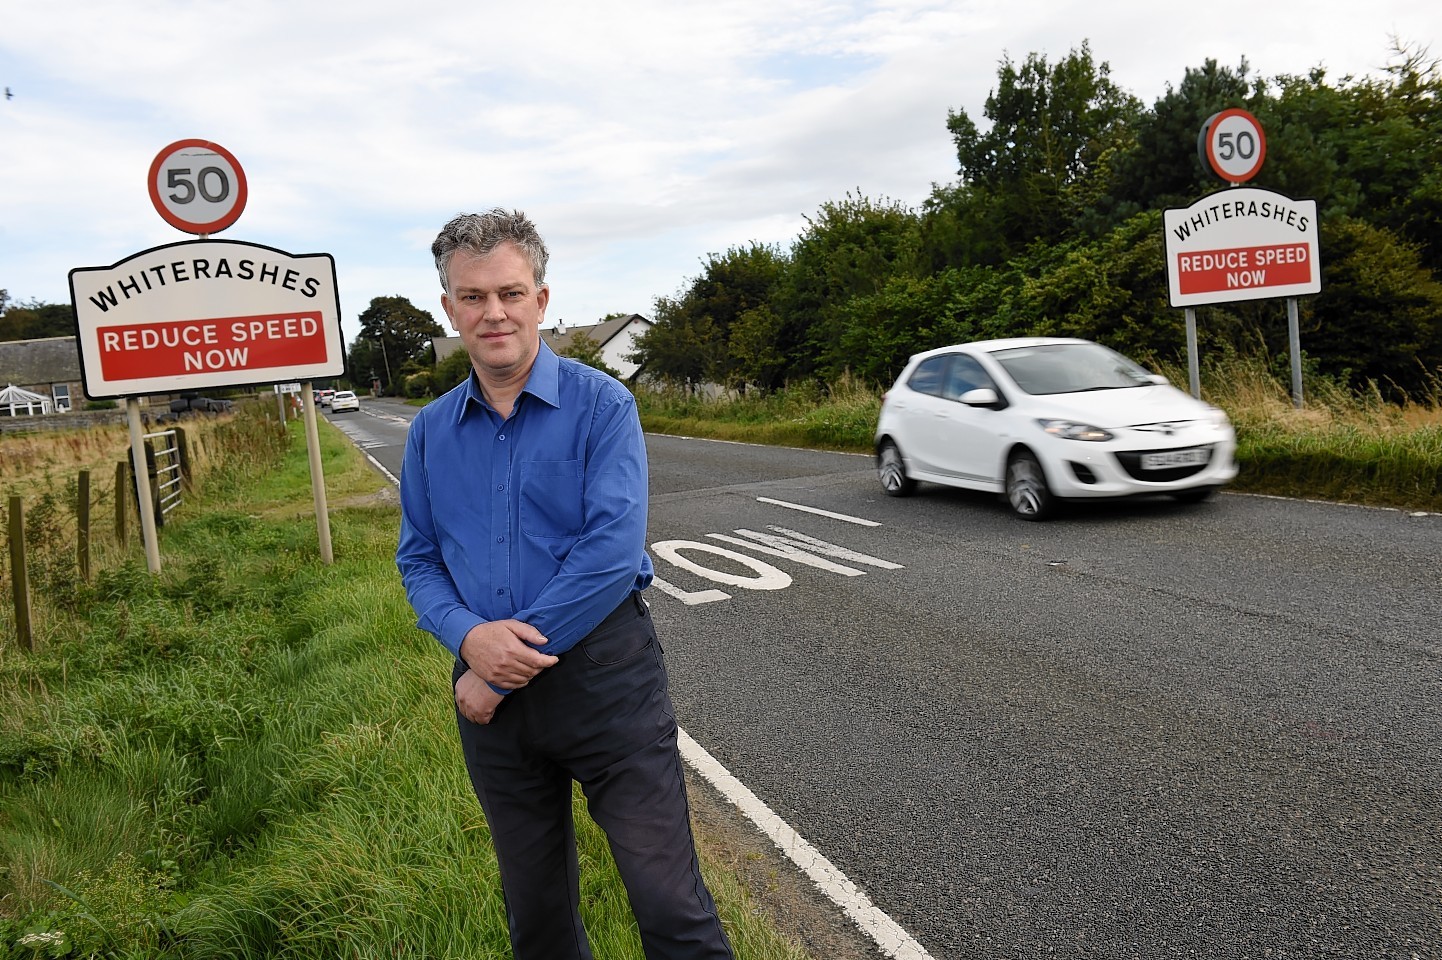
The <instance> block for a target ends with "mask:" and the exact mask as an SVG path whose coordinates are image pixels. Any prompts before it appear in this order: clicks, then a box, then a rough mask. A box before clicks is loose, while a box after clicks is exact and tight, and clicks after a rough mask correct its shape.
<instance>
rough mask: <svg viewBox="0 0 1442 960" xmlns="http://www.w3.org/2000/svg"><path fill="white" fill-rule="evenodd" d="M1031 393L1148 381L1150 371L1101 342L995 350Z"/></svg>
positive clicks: (1107, 387) (1111, 387) (1113, 387)
mask: <svg viewBox="0 0 1442 960" xmlns="http://www.w3.org/2000/svg"><path fill="white" fill-rule="evenodd" d="M992 356H994V357H995V358H996V360H997V362H998V363H1000V364H1001V365H1002V368H1003V369H1005V370H1006V372H1007V374H1009V375H1010V376H1011V378H1012V379H1013V380H1015V381H1016V385H1017V386H1018V387H1020V388H1021V389H1023V390H1025V391H1026V392H1027V393H1030V394H1035V395H1045V394H1051V393H1081V392H1083V391H1086V390H1117V389H1122V388H1125V387H1136V386H1141V385H1142V384H1145V383H1148V382H1149V381H1148V380H1147V372H1146V370H1144V369H1142V368H1141V367H1140V366H1138V365H1137V364H1135V363H1133V362H1132V361H1131V360H1128V359H1127V358H1126V357H1124V356H1122V355H1121V354H1119V353H1117V352H1116V351H1114V350H1108V349H1107V348H1106V347H1104V346H1102V345H1101V344H1099V343H1052V344H1045V345H1043V346H1036V347H1013V348H1011V349H1009V350H998V351H996V352H995V353H993V354H992Z"/></svg>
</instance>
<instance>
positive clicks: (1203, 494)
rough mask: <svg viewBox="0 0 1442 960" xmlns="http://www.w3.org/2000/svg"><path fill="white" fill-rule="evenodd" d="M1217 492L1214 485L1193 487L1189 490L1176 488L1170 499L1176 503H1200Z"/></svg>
mask: <svg viewBox="0 0 1442 960" xmlns="http://www.w3.org/2000/svg"><path fill="white" fill-rule="evenodd" d="M1216 492H1217V488H1216V487H1193V488H1192V489H1190V490H1178V491H1176V492H1175V493H1173V494H1172V499H1173V500H1176V501H1177V502H1178V503H1201V502H1202V501H1203V500H1208V499H1210V498H1211V496H1212V494H1214V493H1216Z"/></svg>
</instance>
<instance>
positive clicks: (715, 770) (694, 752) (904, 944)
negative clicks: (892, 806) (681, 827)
mask: <svg viewBox="0 0 1442 960" xmlns="http://www.w3.org/2000/svg"><path fill="white" fill-rule="evenodd" d="M356 449H357V450H360V447H359V445H357V446H356ZM361 454H362V455H364V456H365V458H366V459H367V460H369V461H370V462H371V463H372V464H374V465H375V467H376V469H377V470H379V471H380V472H381V473H383V474H385V475H386V476H387V477H389V478H390V480H391V482H392V483H394V484H395V485H396V486H397V487H399V486H400V485H401V481H400V479H399V478H398V477H397V476H396V475H395V474H393V473H391V472H390V471H389V470H387V469H386V468H385V467H384V466H382V465H381V462H380V461H379V460H377V459H376V458H375V457H373V456H371V455H370V454H369V453H366V452H365V451H364V450H361ZM757 499H758V500H762V501H763V502H766V503H775V504H779V505H781V506H796V505H795V504H787V503H784V502H783V501H780V500H767V499H766V498H765V497H757ZM798 509H802V510H810V511H813V512H816V513H822V514H825V515H827V516H836V517H837V518H838V519H843V520H849V519H852V518H850V517H843V516H841V515H840V514H826V513H825V511H822V510H815V509H814V508H812V507H798ZM854 522H858V523H864V524H870V525H871V526H879V524H876V523H872V521H870V520H858V521H854ZM676 745H677V747H678V748H679V750H680V752H681V758H682V759H683V760H685V761H686V762H687V763H689V764H690V765H691V767H692V768H693V769H695V771H696V772H697V773H699V774H700V775H701V776H703V777H705V778H706V780H707V781H708V782H709V783H710V784H711V785H712V786H713V787H715V788H716V789H717V790H719V791H720V792H721V795H722V796H724V797H725V798H726V799H727V800H729V801H730V802H731V803H732V804H734V805H735V807H736V809H738V810H740V811H741V812H742V813H743V814H744V815H745V816H746V819H748V820H750V821H751V822H752V823H754V824H756V826H757V828H758V829H759V830H760V831H761V832H762V833H764V834H766V836H767V838H768V839H769V840H770V841H771V842H772V843H774V844H776V848H777V849H778V850H780V851H781V852H782V853H784V854H786V857H787V859H789V860H790V861H791V862H792V863H794V864H796V866H797V867H799V868H800V869H801V872H803V873H805V874H806V875H807V876H808V877H810V878H811V882H812V883H814V884H816V887H817V889H819V890H820V891H821V892H822V893H823V894H825V895H826V897H827V899H829V900H830V901H831V902H832V903H834V904H836V905H837V906H838V907H840V908H841V909H842V910H843V911H845V913H846V915H847V916H848V917H850V918H851V921H852V922H853V923H855V924H856V925H857V927H859V928H860V929H861V931H862V932H863V933H865V934H866V935H867V936H869V937H871V939H872V940H873V941H874V942H875V943H876V945H877V947H879V948H880V949H881V952H882V953H884V954H886V955H887V956H888V957H895V958H897V960H934V958H933V957H932V956H931V954H929V953H927V952H926V948H924V947H923V946H922V945H921V944H919V943H917V942H916V940H914V939H913V938H912V936H911V934H909V933H907V932H906V931H905V930H903V929H902V927H901V925H900V924H898V923H897V922H896V921H895V920H893V919H891V917H889V916H887V915H886V913H885V912H884V911H883V910H881V909H880V908H879V907H877V906H876V904H874V903H872V902H871V898H870V897H868V896H867V895H866V894H865V893H863V892H862V891H861V890H860V889H859V888H858V887H857V886H856V884H854V883H852V882H851V881H850V880H849V879H848V878H847V876H846V874H844V873H842V872H841V871H840V870H838V869H837V868H836V867H835V865H834V864H832V862H831V861H830V860H827V859H826V858H825V857H824V856H822V855H821V851H819V850H817V849H816V848H815V847H813V846H812V845H811V844H810V843H807V842H806V840H805V838H803V837H802V836H801V834H799V833H797V832H796V831H795V830H793V829H791V827H790V826H789V825H788V824H787V823H786V821H785V820H782V819H781V818H780V817H778V816H777V815H776V814H775V812H774V811H772V809H771V808H770V807H768V806H767V805H766V804H765V803H763V802H762V800H761V798H760V797H758V796H756V794H754V793H752V792H751V790H750V788H748V787H747V786H746V785H745V784H744V783H742V782H741V781H740V780H737V779H736V777H734V776H733V775H732V774H731V771H729V770H727V769H726V768H725V767H724V766H722V765H721V762H720V761H719V760H717V759H716V758H715V757H713V756H711V754H709V753H707V752H706V748H705V747H703V746H701V744H699V743H697V742H696V741H695V740H693V739H692V738H691V735H690V734H689V733H687V732H686V731H685V730H682V729H681V728H680V727H679V726H678V727H677V728H676Z"/></svg>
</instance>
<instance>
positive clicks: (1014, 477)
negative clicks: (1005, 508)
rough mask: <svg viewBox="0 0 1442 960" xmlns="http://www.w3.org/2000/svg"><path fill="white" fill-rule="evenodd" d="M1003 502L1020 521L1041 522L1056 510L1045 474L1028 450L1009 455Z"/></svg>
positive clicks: (1054, 498) (1054, 499) (1054, 500)
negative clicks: (1005, 502)
mask: <svg viewBox="0 0 1442 960" xmlns="http://www.w3.org/2000/svg"><path fill="white" fill-rule="evenodd" d="M1006 501H1007V503H1009V504H1010V505H1011V510H1012V512H1013V513H1015V514H1016V515H1017V516H1018V517H1021V518H1022V519H1023V520H1044V519H1046V518H1047V517H1048V516H1050V515H1051V513H1052V511H1053V510H1054V509H1055V507H1056V497H1054V496H1052V492H1051V488H1049V487H1048V486H1047V485H1046V474H1045V473H1043V472H1042V469H1041V464H1040V463H1038V462H1037V459H1036V456H1035V455H1034V454H1032V452H1031V451H1029V450H1021V451H1019V452H1017V453H1014V454H1012V457H1011V459H1010V460H1008V461H1007V464H1006Z"/></svg>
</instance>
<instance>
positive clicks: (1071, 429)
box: [876, 337, 1237, 520]
mask: <svg viewBox="0 0 1442 960" xmlns="http://www.w3.org/2000/svg"><path fill="white" fill-rule="evenodd" d="M1235 452H1236V433H1235V431H1234V430H1233V429H1232V424H1231V421H1229V420H1228V419H1227V415H1226V414H1225V413H1223V412H1222V411H1221V410H1219V409H1217V408H1216V407H1214V406H1212V405H1211V404H1207V403H1203V402H1202V401H1200V400H1197V399H1195V398H1193V397H1192V396H1190V395H1189V394H1186V393H1183V392H1182V391H1180V390H1178V389H1177V388H1175V387H1173V386H1171V385H1170V384H1168V382H1167V379H1166V378H1165V377H1161V376H1157V375H1155V374H1152V373H1148V372H1147V371H1146V370H1145V369H1143V368H1142V367H1140V366H1138V365H1137V364H1136V363H1134V362H1132V361H1131V360H1128V359H1127V358H1126V357H1124V356H1122V355H1121V354H1119V353H1116V352H1114V351H1112V350H1109V349H1107V348H1106V347H1103V346H1102V345H1100V344H1097V343H1092V342H1091V341H1090V340H1074V339H1066V338H1058V337H1030V338H1025V339H1012V340H987V341H982V342H978V343H964V344H960V345H958V346H954V347H941V348H940V349H937V350H928V351H926V352H925V353H918V354H916V355H915V356H913V357H912V358H911V360H910V361H909V362H908V363H907V364H906V368H905V369H904V370H902V371H901V376H900V377H898V378H897V380H896V383H895V385H894V386H892V388H891V389H890V390H889V391H887V393H886V395H885V396H884V397H883V398H882V401H881V418H880V421H879V422H878V424H877V427H876V465H877V473H878V476H879V478H880V480H881V486H882V488H883V489H884V490H885V491H886V492H887V493H888V494H890V495H891V496H894V497H901V496H906V495H907V494H910V493H911V492H912V491H913V490H915V488H916V484H917V481H928V482H931V483H940V484H945V485H946V486H951V487H966V488H968V489H972V490H990V491H995V492H997V493H1003V494H1005V496H1006V501H1007V503H1009V504H1010V506H1011V509H1012V510H1013V511H1014V512H1015V513H1016V515H1017V516H1019V517H1022V518H1024V519H1027V520H1040V519H1042V518H1044V517H1046V516H1047V515H1049V514H1050V513H1052V512H1053V510H1054V508H1055V507H1056V503H1057V501H1058V499H1071V498H1076V499H1081V498H1092V497H1128V496H1136V495H1138V494H1156V493H1164V494H1170V495H1171V496H1172V497H1175V498H1176V499H1178V500H1182V501H1187V502H1195V501H1200V500H1204V499H1206V498H1207V497H1208V496H1209V495H1211V493H1212V492H1213V491H1214V490H1216V489H1217V488H1218V487H1220V486H1222V485H1223V484H1225V483H1226V482H1228V481H1229V480H1231V479H1233V478H1234V477H1236V475H1237V465H1236V461H1235V459H1234V454H1235Z"/></svg>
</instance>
